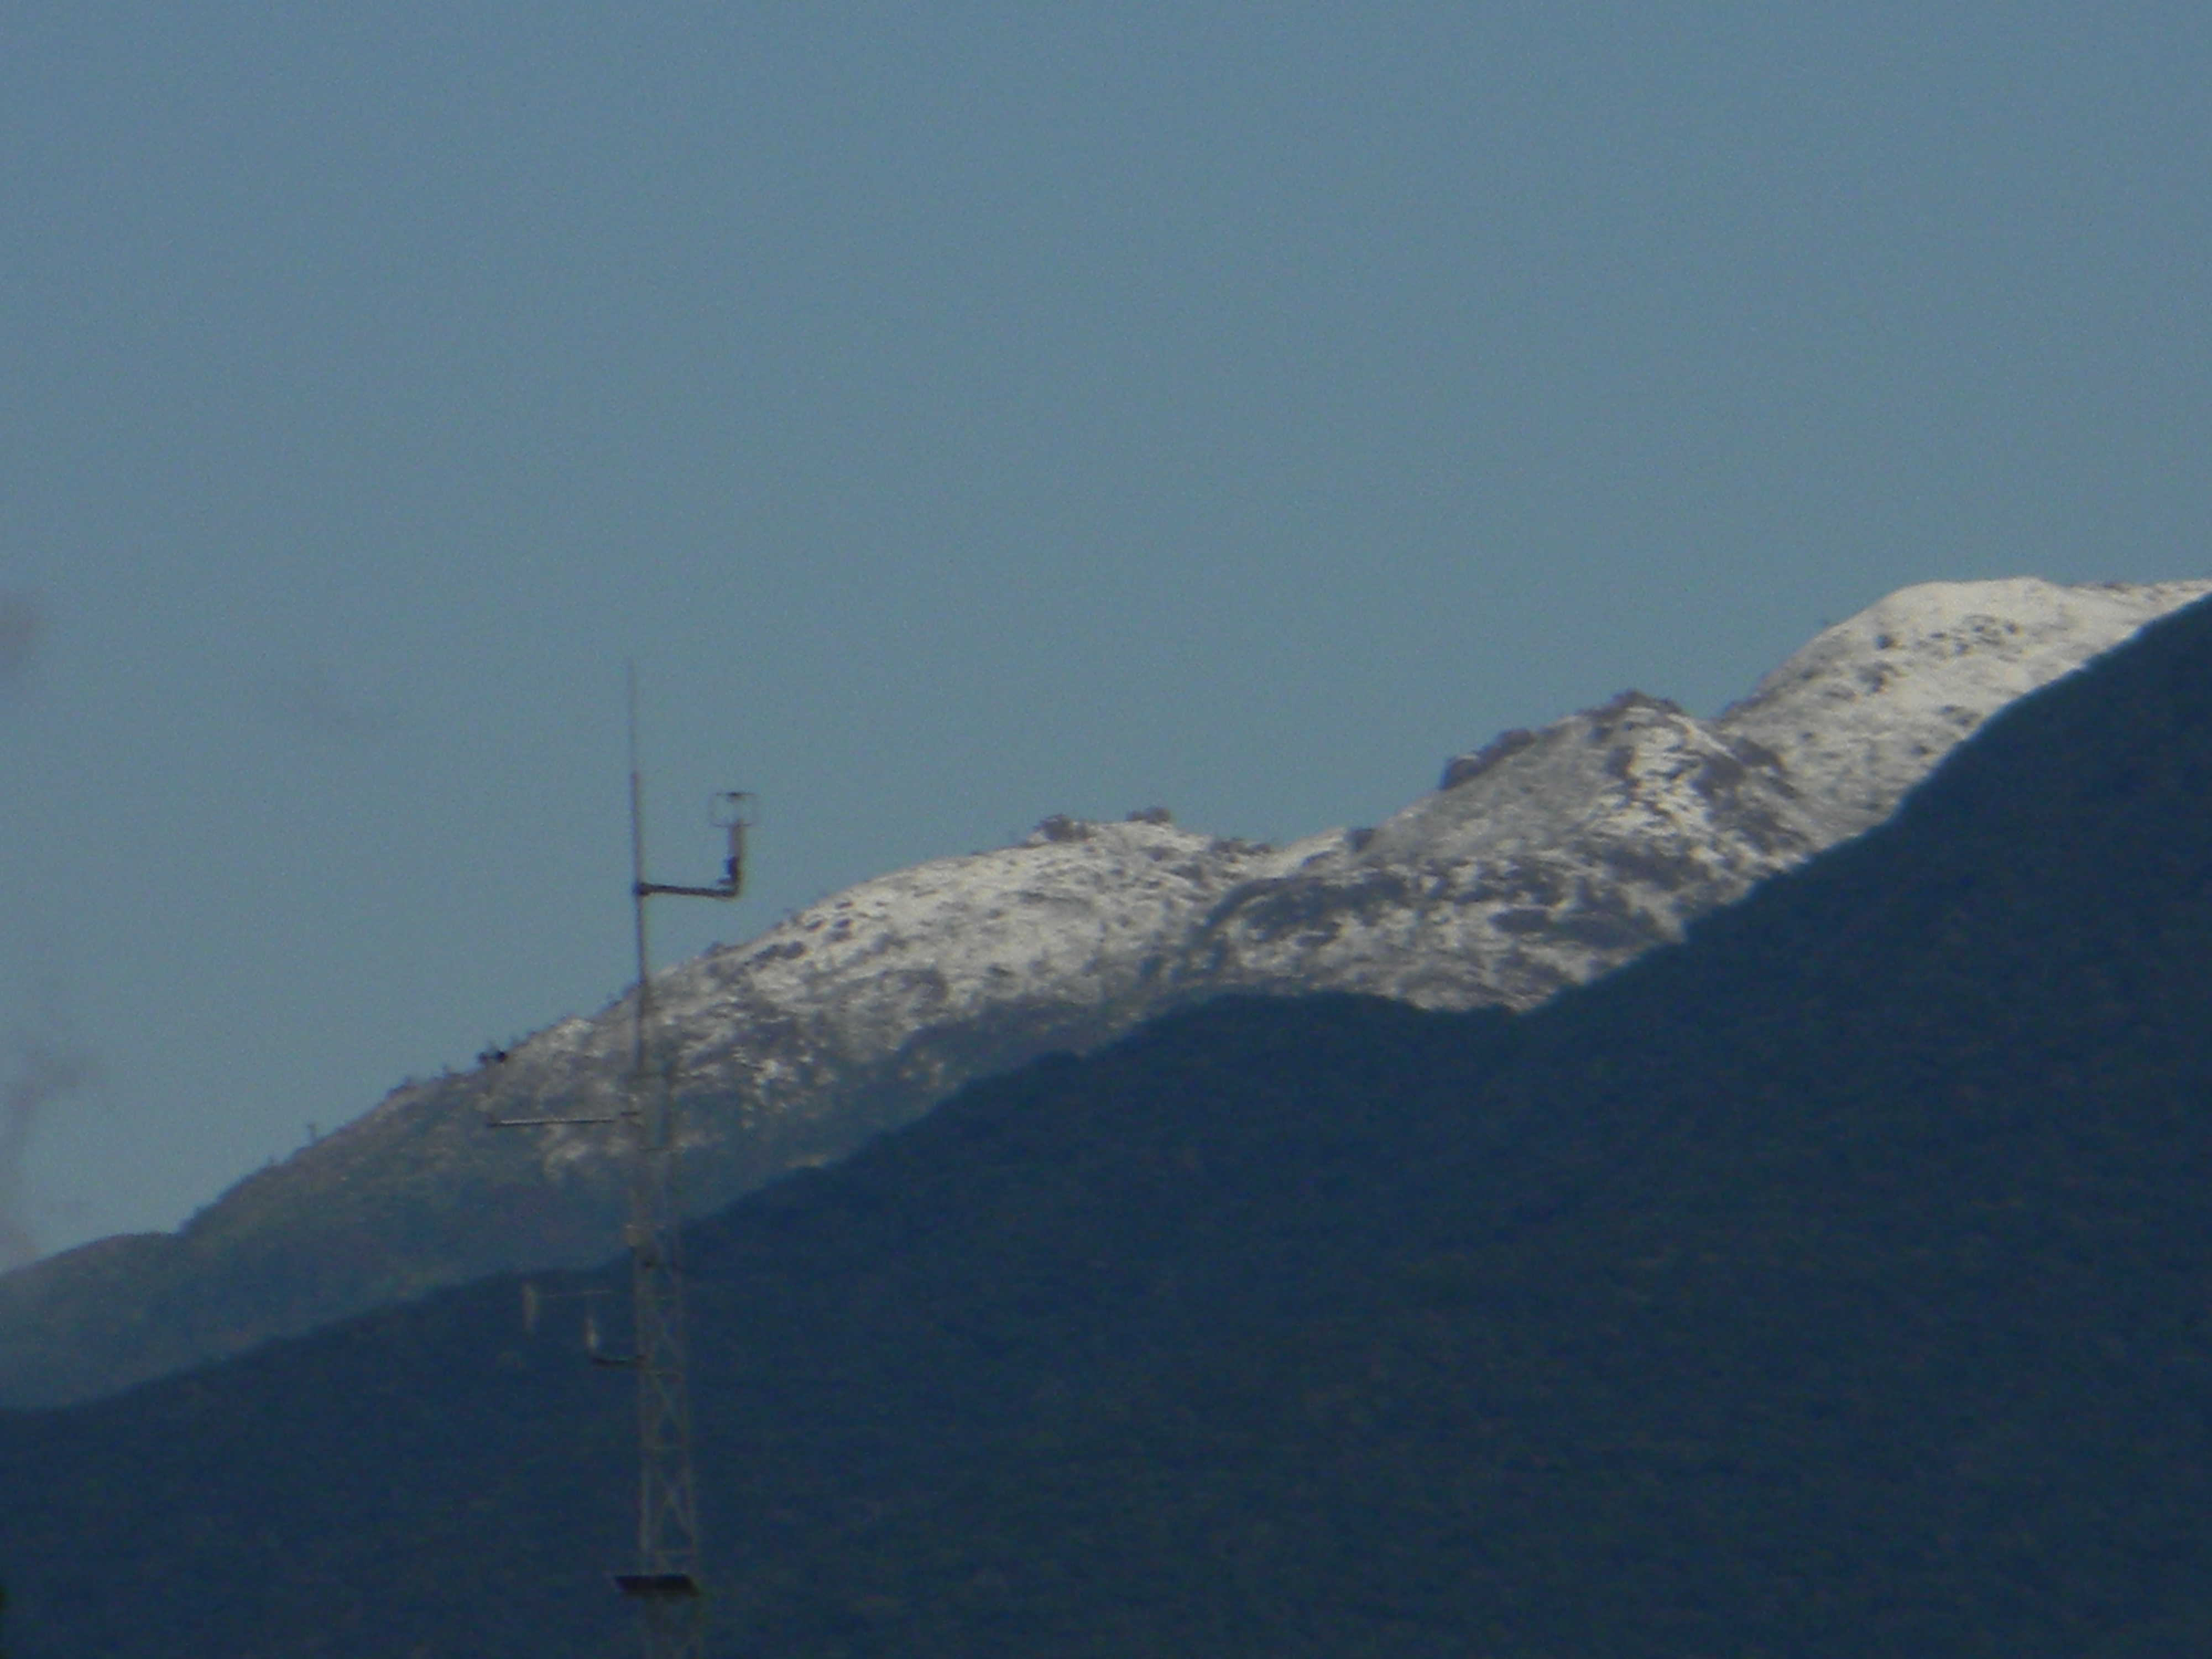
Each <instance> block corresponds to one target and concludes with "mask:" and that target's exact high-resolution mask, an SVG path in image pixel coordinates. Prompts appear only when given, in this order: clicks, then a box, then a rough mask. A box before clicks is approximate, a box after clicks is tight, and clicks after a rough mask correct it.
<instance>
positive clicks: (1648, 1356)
mask: <svg viewBox="0 0 2212 1659" xmlns="http://www.w3.org/2000/svg"><path fill="white" fill-rule="evenodd" d="M2209 819H2212V613H2207V612H2204V611H2201V610H2199V611H2190V612H2187V613H2184V614H2183V615H2181V616H2179V617H2176V618H2174V619H2172V620H2171V621H2169V622H2167V623H2163V624H2160V625H2159V626H2157V627H2154V628H2153V629H2149V630H2148V631H2147V632H2146V633H2145V634H2144V635H2142V638H2141V639H2140V640H2139V641H2137V642H2136V644H2135V645H2133V646H2132V647H2130V648H2128V649H2127V650H2125V651H2124V652H2121V653H2117V654H2116V655H2114V656H2112V657H2111V658H2109V659H2105V660H2104V661H2103V662H2101V663H2100V664H2099V665H2095V666H2093V668H2092V669H2091V670H2089V671H2087V673H2085V674H2084V675H2081V676H2079V677H2077V678H2075V679H2072V680H2070V681H2068V682H2066V683H2064V684H2061V685H2059V686H2057V687H2054V688H2052V689H2051V690H2048V691H2046V692H2045V693H2043V694H2040V695H2039V696H2036V697H2033V698H2032V699H2029V700H2027V702H2023V703H2021V704H2020V705H2017V706H2016V707H2015V708H2013V709H2012V710H2011V711H2009V712H2008V713H2007V714H2005V715H2003V716H2002V717H2000V718H1999V719H1998V720H1996V721H1995V722H1993V723H1992V725H1991V726H1990V728H1989V729H1988V730H1987V731H1986V732H1984V733H1983V735H1982V736H1981V737H1980V738H1978V739H1977V740H1976V741H1975V742H1974V743H1973V744H1970V745H1969V746H1968V747H1967V748H1966V749H1965V750H1961V751H1960V754H1959V755H1958V756H1957V757H1955V758H1954V761H1953V762H1952V763H1951V764H1949V765H1948V766H1947V767H1946V768H1945V769H1943V771H1942V773H1941V774H1939V775H1938V776H1937V777H1936V779H1935V780H1934V781H1932V782H1931V783H1930V784H1929V786H1927V787H1924V788H1923V790H1922V791H1921V792H1920V793H1918V794H1917V796H1916V797H1914V798H1913V799H1911V801H1910V802H1909V803H1908V804H1907V805H1906V807H1905V810H1904V811H1903V812H1902V813H1901V814H1900V815H1899V817H1897V818H1896V819H1895V820H1893V822H1892V823H1889V824H1888V825H1887V826H1885V827H1884V828H1883V829H1879V830H1877V831H1875V832H1874V833H1873V834H1871V835H1869V836H1866V837H1864V838H1863V839H1862V840H1861V841H1859V842H1854V843H1851V844H1850V845H1849V846H1847V847H1845V848H1841V849H1838V851H1837V852H1834V853H1832V854H1829V855H1828V856H1827V857H1826V858H1824V859H1823V860H1820V861H1819V862H1817V863H1816V864H1814V865H1813V866H1809V867H1808V868H1807V869H1806V870H1805V871H1803V872H1800V873H1799V874H1797V875H1796V876H1793V877H1790V878H1784V879H1782V880H1779V881H1777V882H1774V883H1772V884H1770V885H1769V886H1767V887H1766V888H1765V889H1763V890H1761V891H1760V892H1759V894H1757V895H1756V896H1753V899H1752V900H1751V901H1750V902H1747V903H1746V904H1745V905H1743V906H1741V907H1740V908H1737V909H1735V910H1734V911H1731V912H1728V913H1724V914H1723V915H1720V916H1718V917H1717V918H1715V919H1714V920H1713V921H1711V922H1710V923H1708V924H1707V925H1705V927H1702V928H1700V929H1699V931H1698V932H1697V933H1696V934H1695V935H1694V936H1693V937H1692V940H1691V941H1690V942H1689V943H1688V944H1687V945H1685V946H1683V947H1680V948H1678V949H1674V950H1669V951H1662V952H1661V953H1658V954H1656V955H1655V956H1652V957H1647V958H1645V959H1644V961H1643V962H1642V963H1639V964H1638V965H1637V966H1635V967H1633V968H1632V969H1628V970H1626V972H1624V973H1622V974H1620V975H1616V976H1615V977H1614V978H1613V979H1611V980H1609V981H1605V982H1603V983H1601V984H1600V985H1598V986H1596V987H1592V988H1591V989H1589V991H1587V992H1583V993H1578V994H1572V995H1571V996H1569V997H1568V998H1567V999H1565V1000H1563V1001H1561V1002H1559V1003H1558V1004H1556V1005H1554V1006H1552V1007H1551V1008H1549V1009H1547V1010H1546V1011H1545V1012H1541V1013H1539V1014H1536V1015H1534V1016H1530V1017H1526V1018H1521V1019H1518V1020H1509V1019H1506V1018H1503V1017H1465V1016H1443V1015H1421V1014H1418V1013H1414V1012H1410V1011H1408V1010H1406V1009H1403V1008H1401V1007H1396V1006H1389V1005H1383V1004H1378V1003H1366V1002H1359V1001H1352V1000H1334V999H1328V1000H1313V1001H1307V1002H1280V1003H1264V1002H1229V1003H1222V1004H1217V1005H1214V1006H1212V1007H1209V1008H1206V1009H1201V1010H1199V1011H1197V1012H1193V1013H1189V1014H1186V1015H1183V1016H1180V1017H1178V1018H1175V1019H1172V1020H1170V1021H1165V1022H1162V1023H1161V1024H1157V1025H1155V1026H1152V1027H1151V1028H1148V1029H1147V1030H1145V1031H1143V1032H1140V1033H1139V1035H1138V1036H1135V1037H1133V1038H1132V1039H1130V1040H1128V1041H1127V1042H1124V1043H1122V1044H1120V1045H1118V1046H1117V1047H1115V1048H1112V1049H1110V1050H1109V1051H1107V1052H1105V1053H1103V1054H1100V1055H1098V1056H1096V1057H1094V1058H1092V1059H1090V1060H1083V1061H1073V1060H1060V1061H1052V1062H1046V1063H1043V1064H1041V1065H1039V1066H1034V1067H1031V1068H1030V1069H1029V1070H1027V1071H1025V1072H1024V1073H1020V1074H1018V1076H1015V1077H1013V1078H1010V1079H1002V1080H1000V1081H999V1082H996V1083H994V1084H990V1085H984V1086H982V1087H980V1088H976V1089H973V1090H970V1091H968V1092H966V1093H965V1094H963V1096H961V1097H958V1098H957V1099H956V1100H955V1101H954V1102H953V1103H951V1104H949V1105H948V1106H947V1107H945V1108H944V1109H941V1110H940V1111H939V1113H938V1114H936V1115H934V1116H933V1117H932V1118H931V1119H929V1120H927V1121H924V1122H922V1123H921V1124H919V1125H917V1126H915V1127H914V1128H913V1129H911V1130H909V1131H907V1132H905V1133H901V1134H899V1135H896V1136H893V1137H891V1138H890V1139H887V1140H885V1141H884V1142H883V1143H881V1144H879V1145H878V1146H876V1147H874V1148H872V1149H871V1150H869V1151H868V1152H865V1153H863V1154H861V1155H860V1157H858V1158H855V1159H854V1161H853V1162H851V1163H850V1164H846V1165H844V1166H842V1167H840V1168H838V1169H836V1170H829V1171H825V1172H823V1173H821V1174H818V1175H815V1176H806V1177H803V1178H800V1179H799V1180H796V1181H793V1182H787V1183H785V1184H784V1185H782V1186H781V1187H779V1188H775V1189H772V1190H771V1191H769V1192H768V1193H764V1194H760V1195H759V1196H757V1198H755V1199H753V1200H748V1201H747V1202H745V1203H744V1204H741V1205H740V1206H738V1207H737V1208H736V1209H734V1210H732V1211H731V1212H728V1213H727V1214H726V1215H725V1216H723V1217H721V1218H719V1219H717V1220H716V1221H714V1222H713V1223H711V1224H709V1225H706V1226H704V1227H702V1228H701V1229H700V1230H698V1231H697V1232H696V1235H695V1240H694V1253H695V1257H696V1268H697V1274H698V1288H697V1296H696V1315H697V1316H696V1332H697V1341H698V1369H699V1395H700V1421H701V1428H700V1435H701V1442H702V1459H703V1475H704V1480H705V1482H706V1485H707V1489H708V1493H709V1497H710V1500H711V1502H710V1508H709V1512H708V1521H709V1524H710V1526H711V1528H712V1531H713V1536H714V1544H715V1549H716V1559H715V1561H714V1563H713V1564H712V1566H713V1575H712V1576H713V1578H714V1584H715V1587H716V1589H717V1591H718V1597H717V1609H716V1617H717V1620H718V1630H719V1632H720V1641H721V1643H722V1644H724V1645H725V1646H726V1648H727V1650H729V1651H731V1652H738V1651H761V1652H769V1651H774V1652H778V1653H783V1654H790V1655H816V1656H823V1659H827V1656H831V1655H853V1656H859V1655H884V1656H891V1655H902V1656H903V1655H914V1656H922V1655H938V1654H945V1655H951V1654H954V1653H959V1654H961V1655H963V1656H1000V1655H1004V1656H1008V1659H1012V1656H1015V1655H1024V1656H1031V1655H1042V1654H1053V1655H1060V1654H1066V1655H1077V1654H1082V1655H1089V1654H1097V1655H1100V1656H1104V1655H1108V1654H1113V1655H1123V1654H1127V1653H1129V1652H1133V1651H1142V1652H1148V1653H1160V1654H1164V1655H1176V1654H1191V1655H1196V1654H1208V1655H1212V1654H1245V1653H1249V1654H1254V1655H1257V1654H1260V1653H1262V1652H1265V1653H1267V1654H1269V1655H1271V1656H1281V1655H1291V1656H1296V1655H1307V1654H1311V1655H1322V1654H1329V1655H1339V1654H1342V1655H1350V1654H1362V1655H1365V1654H1376V1655H1406V1656H1413V1655H1423V1656H1426V1655H1437V1656H1442V1655H1446V1654H1450V1655H1455V1656H1456V1655H1462V1654H1465V1653H1468V1652H1482V1653H1488V1654H1492V1655H1527V1656H1538V1655H1544V1656H1568V1655H1572V1656H1577V1659H1583V1656H1609V1655H1620V1656H1629V1655H1654V1656H1656V1655H1682V1656H1691V1655H1696V1656H1715V1655H1730V1654H1741V1655H1753V1654H1789V1655H1793V1656H1796V1655H1808V1656H1811V1655H1835V1656H1838V1659H1842V1656H1847V1655H1848V1656H1862V1655H1866V1654H1872V1653H1891V1652H1894V1653H1910V1654H1912V1655H1915V1656H1923V1659H1927V1656H1951V1655H1960V1656H1963V1655H1989V1656H1993V1659H1994V1656H1998V1655H2003V1656H2007V1659H2017V1656H2035V1655H2051V1656H2057V1655H2069V1656H2070V1655H2079V1654H2112V1655H2118V1654H2146V1655H2148V1654H2159V1655H2164V1654H2180V1653H2193V1652H2202V1651H2206V1650H2212V975H2208V973H2207V969H2208V966H2212V836H2208V835H2207V833H2206V826H2207V823H2208V820H2209ZM590 1282H591V1281H588V1280H586V1279H576V1280H573V1281H564V1282H563V1283H562V1285H551V1284H550V1283H549V1285H548V1286H547V1288H548V1289H549V1290H553V1289H578V1288H584V1287H586V1285H587V1284H589V1283H590ZM598 1283H599V1284H600V1285H614V1284H615V1283H616V1280H615V1279H614V1278H613V1277H612V1276H611V1275H609V1276H605V1277H604V1278H602V1279H600V1280H599V1281H598ZM518 1301H519V1298H518V1297H517V1295H516V1291H515V1286H514V1285H513V1283H511V1282H501V1283H495V1284H490V1285H482V1286H477V1287H475V1288H473V1289H470V1290H466V1291H456V1292H453V1293H450V1294H447V1295H446V1296H443V1297H438V1298H435V1299H433V1300H432V1301H430V1302H428V1303H427V1304H422V1305H420V1306H417V1307H415V1308H410V1309H404V1310H396V1311H392V1312H390V1313H387V1314H385V1315H380V1316H376V1317H375V1318H373V1319H370V1320H367V1321H362V1322H357V1323H355V1324H352V1325H348V1326H344V1327H342V1328H337V1329H336V1330H333V1331H331V1332H327V1333H325V1334H321V1335H319V1336H317V1337H314V1338H311V1339H307V1340H302V1341H300V1342H297V1343H293V1344H289V1345H284V1346H278V1347H274V1348H270V1349H267V1350H264V1351H262V1352H258V1353H256V1354H253V1355H249V1356H247V1357H246V1358H242V1359H240V1360H238V1361H234V1362H232V1363H230V1364H226V1365H223V1366H220V1367H216V1368H214V1369H212V1370H208V1371H205V1372H202V1373H199V1374H197V1375H195V1376H191V1377H186V1378H182V1379H177V1380H174V1381H171V1382H167V1383H160V1384H156V1385H153V1386H151V1387H149V1388H146V1389H141V1390H139V1391H138V1392H137V1393H135V1394H132V1395H126V1396H125V1397H123V1398H121V1399H119V1400H116V1401H108V1402H105V1403H103V1404H101V1405H99V1406H96V1407H86V1408H80V1409H77V1410H75V1411H71V1412H67V1413H51V1414H43V1415H21V1416H15V1417H9V1418H0V1578H4V1579H5V1580H6V1581H7V1583H9V1589H10V1591H11V1594H12V1595H13V1602H12V1606H11V1617H12V1618H13V1619H14V1620H15V1624H14V1626H12V1627H11V1630H10V1632H9V1634H10V1638H11V1644H12V1645H13V1646H14V1647H15V1648H16V1649H19V1650H20V1651H21V1655H22V1656H25V1659H45V1656H50V1655H51V1656H60V1655H64V1654H85V1653H100V1654H102V1655H107V1656H116V1659H129V1656H137V1655H147V1656H151V1655H155V1654H161V1655H163V1656H193V1655H202V1654H204V1655H210V1656H214V1655H222V1656H225V1659H233V1656H250V1655H264V1654H265V1655H271V1656H273V1655H278V1654H283V1655H296V1654H331V1655H362V1656H367V1655H371V1654H375V1655H392V1654H420V1655H425V1656H448V1655H452V1656H459V1655H463V1654H469V1655H506V1654H513V1655H517V1656H520V1655H523V1654H530V1655H533V1656H560V1655H565V1654H576V1655H581V1654H584V1653H586V1652H592V1651H598V1650H603V1648H604V1646H605V1643H606V1642H607V1641H609V1640H610V1639H612V1638H614V1636H615V1633H616V1632H615V1626H616V1622H617V1613H618V1609H617V1608H616V1607H613V1606H612V1605H611V1601H612V1597H611V1595H610V1594H608V1593H606V1592H605V1591H604V1590H603V1589H601V1588H600V1587H599V1584H597V1583H594V1582H593V1575H594V1574H595V1573H596V1572H598V1571H601V1570H602V1569H604V1567H605V1566H606V1565H611V1563H613V1562H614V1561H615V1560H617V1559H618V1555H619V1551H620V1548H621V1543H622V1536H623V1475H624V1469H623V1454H624V1445H623V1434H624V1431H625V1428H626V1426H627V1417H626V1413H625V1409H624V1407H625V1403H626V1402H625V1401H624V1400H623V1396H622V1387H623V1385H622V1383H620V1382H619V1381H618V1380H616V1379H615V1378H614V1377H612V1376H608V1375H605V1374H595V1373H592V1371H590V1370H589V1369H588V1368H586V1367H585V1366H584V1365H582V1364H580V1363H579V1362H578V1360H577V1358H576V1356H575V1353H574V1340H573V1331H574V1327H575V1322H576V1314H577V1310H578V1307H579V1305H580V1304H576V1303H573V1302H564V1301H558V1300H549V1301H548V1302H546V1304H544V1305H545V1306H546V1307H547V1308H548V1309H549V1310H550V1312H549V1316H548V1317H547V1319H546V1320H545V1321H544V1323H543V1324H542V1325H541V1327H540V1329H539V1331H538V1334H536V1335H535V1336H527V1337H526V1335H525V1334H524V1333H523V1331H522V1329H521V1328H520V1321H519V1318H518V1313H517V1303H518Z"/></svg>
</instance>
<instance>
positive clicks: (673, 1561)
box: [489, 663, 750, 1659]
mask: <svg viewBox="0 0 2212 1659" xmlns="http://www.w3.org/2000/svg"><path fill="white" fill-rule="evenodd" d="M747 799H750V798H749V797H748V796H746V795H744V794H743V793H738V792H731V793H724V794H720V795H717V796H715V797H714V808H715V810H714V823H715V824H716V827H718V828H719V829H722V830H724V831H726V833H727V835H728V836H729V856H728V857H727V858H726V860H724V861H723V864H722V875H721V878H720V880H719V881H717V882H715V883H714V884H713V885H712V886H707V887H687V886H681V885H676V884H670V883H667V882H659V881H647V879H646V878H645V781H644V777H643V775H642V772H641V769H640V767H639V764H638V758H637V666H636V665H635V663H633V664H631V665H630V666H629V891H630V909H631V915H632V917H633V919H634V921H635V925H636V934H637V996H636V1000H635V1002H633V1003H632V1005H631V1015H632V1018H631V1022H630V1065H629V1078H628V1079H627V1084H626V1087H625V1089H624V1091H623V1095H624V1097H623V1109H622V1110H621V1111H620V1112H618V1113H617V1114H616V1115H614V1116H612V1117H510V1118H501V1117H493V1118H491V1119H490V1120H489V1122H490V1125H491V1127H493V1128H495V1129H524V1128H536V1127H541V1126H544V1125H548V1124H568V1123H614V1122H619V1123H621V1124H623V1126H625V1127H626V1128H627V1130H628V1131H629V1137H630V1158H629V1221H628V1223H627V1224H625V1225H624V1226H623V1239H624V1242H625V1243H628V1244H629V1263H630V1304H631V1315H632V1318H631V1322H632V1326H633V1328H634V1330H635V1335H636V1345H637V1346H636V1352H635V1353H633V1354H631V1355H629V1357H628V1358H620V1359H617V1358H609V1357H608V1356H606V1355H605V1354H602V1353H600V1352H599V1339H598V1327H597V1322H596V1321H590V1322H587V1324H586V1330H587V1332H588V1334H587V1337H586V1346H587V1348H588V1349H589V1351H590V1353H591V1357H592V1363H593V1364H599V1365H616V1366H621V1367H623V1368H625V1369H634V1370H635V1371H636V1372H637V1448H638V1451H637V1462H638V1475H637V1566H636V1568H635V1571H630V1572H618V1573H617V1574H616V1575H615V1576H614V1577H615V1583H616V1585H617V1587H618V1588H619V1589H621V1590H622V1593H623V1595H626V1596H629V1598H630V1599H631V1600H632V1601H635V1602H636V1603H637V1605H638V1607H639V1609H640V1611H641V1613H642V1615H643V1630H644V1633H645V1655H646V1659H705V1655H706V1641H707V1637H706V1623H705V1619H704V1611H705V1610H704V1607H703V1605H702V1597H701V1594H700V1587H699V1507H698V1500H697V1498H696V1488H695V1486H694V1483H693V1480H692V1475H691V1395H690V1381H689V1374H688V1369H687V1366H686V1363H685V1355H684V1266H683V1261H682V1260H681V1258H680V1255H679V1254H678V1248H679V1243H680V1238H679V1234H678V1226H677V1212H676V1199H675V1192H674V1188H673V1182H672V1175H673V1168H674V1164H675V1161H676V1152H677V1148H678V1133H677V1108H676V1060H675V1056H674V1055H673V1054H663V1053H659V1052H658V1051H657V1050H656V1048H655V1046H654V1044H655V1040H656V1038H657V1036H659V1031H658V1028H657V1027H656V1025H655V1023H654V1020H653V963H652V953H651V951H650V949H649V948H648V945H647V933H646V925H645V902H646V901H647V899H649V898H653V897H655V896H673V897H678V898H706V899H733V898H735V897H737V896H738V894H739V893H741V892H742V891H744V884H745V827H746V820H745V815H744V804H745V802H746V800H747ZM499 1058H501V1059H502V1060H503V1059H505V1058H506V1056H505V1055H504V1054H501V1055H500V1056H499ZM523 1310H524V1312H523V1317H524V1322H525V1323H526V1324H530V1325H534V1323H535V1321H536V1314H537V1303H536V1300H535V1297H534V1294H533V1291H532V1287H531V1286H529V1285H525V1286H524V1287H523Z"/></svg>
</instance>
